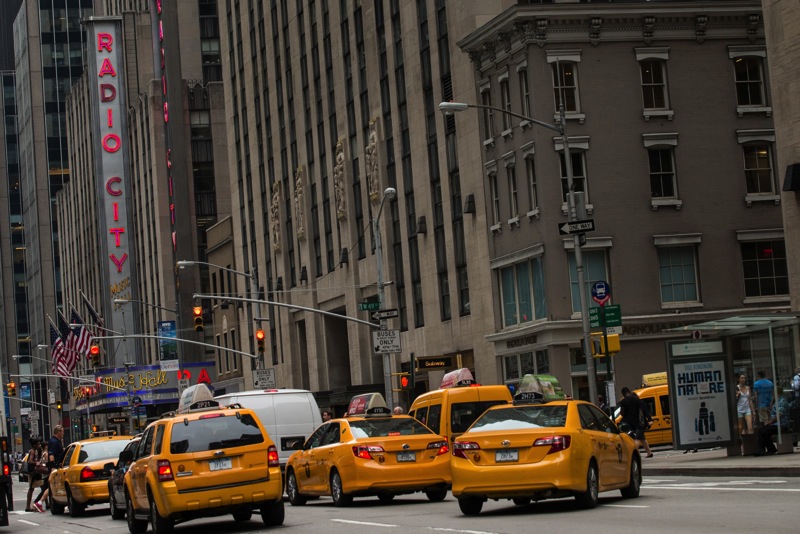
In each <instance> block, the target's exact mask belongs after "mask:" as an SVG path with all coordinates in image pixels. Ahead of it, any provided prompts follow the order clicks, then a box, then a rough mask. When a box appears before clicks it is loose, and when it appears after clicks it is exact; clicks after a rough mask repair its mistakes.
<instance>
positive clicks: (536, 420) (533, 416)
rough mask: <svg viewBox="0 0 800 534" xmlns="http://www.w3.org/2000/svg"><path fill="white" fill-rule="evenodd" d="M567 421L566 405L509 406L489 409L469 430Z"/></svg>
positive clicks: (498, 428) (514, 427)
mask: <svg viewBox="0 0 800 534" xmlns="http://www.w3.org/2000/svg"><path fill="white" fill-rule="evenodd" d="M566 422H567V407H566V406H563V405H562V406H541V405H533V406H510V407H508V408H503V409H501V410H490V411H488V412H486V413H484V414H483V415H482V416H480V417H479V418H478V420H477V421H475V424H473V425H472V428H470V429H469V431H470V432H492V431H495V430H523V429H527V428H551V427H561V426H564V425H565V424H566Z"/></svg>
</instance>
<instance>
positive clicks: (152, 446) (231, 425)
mask: <svg viewBox="0 0 800 534" xmlns="http://www.w3.org/2000/svg"><path fill="white" fill-rule="evenodd" d="M124 486H125V487H124V494H125V507H126V512H125V513H126V519H127V521H128V530H129V531H130V532H131V533H132V534H135V533H140V532H145V531H146V530H147V525H148V522H149V524H150V525H151V527H152V529H153V532H154V533H155V534H163V533H167V532H171V531H172V530H173V527H174V525H175V524H176V523H182V522H184V521H190V520H192V519H197V518H202V517H212V516H220V515H225V514H231V515H232V516H233V519H234V520H235V521H249V520H250V518H251V517H252V514H253V512H254V511H258V512H259V513H260V515H261V519H262V520H263V522H264V524H265V525H266V526H277V525H281V524H283V520H284V506H283V487H282V484H281V468H280V462H279V459H278V450H277V448H276V447H275V443H274V442H273V441H272V440H271V439H270V437H269V435H267V433H266V431H265V430H264V427H263V426H262V424H261V422H260V421H259V419H258V417H257V416H256V415H255V413H254V412H253V411H252V410H249V409H247V408H242V407H241V406H240V405H238V404H233V405H231V406H220V405H219V403H218V402H217V401H215V400H214V399H213V395H212V394H211V391H210V390H209V389H208V387H207V386H205V384H198V385H196V386H191V387H189V388H187V389H186V390H184V392H183V393H182V395H181V398H180V401H179V407H178V410H177V412H173V413H170V414H165V415H164V416H163V417H162V418H161V419H159V420H158V421H154V422H152V423H150V425H149V426H148V427H147V428H146V429H145V431H144V433H143V434H142V437H141V439H140V440H139V445H138V447H137V448H136V451H135V453H134V455H133V463H132V464H131V465H130V466H129V467H128V470H127V472H126V473H125V476H124Z"/></svg>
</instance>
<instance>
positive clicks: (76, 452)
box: [48, 433, 132, 517]
mask: <svg viewBox="0 0 800 534" xmlns="http://www.w3.org/2000/svg"><path fill="white" fill-rule="evenodd" d="M100 434H102V433H100ZM131 438H132V436H116V435H114V434H113V433H108V435H102V436H99V437H92V438H89V439H84V440H81V441H76V442H74V443H72V444H70V445H69V447H67V450H66V451H64V454H63V456H62V457H61V462H60V463H59V464H58V465H56V466H55V467H54V468H53V470H52V471H51V472H50V478H49V479H48V480H49V482H50V496H49V503H48V504H49V506H50V513H52V514H53V515H61V514H63V513H64V509H65V507H67V506H69V513H70V515H71V516H72V517H79V516H81V515H83V513H84V511H85V510H86V507H87V506H90V505H93V504H107V503H108V477H109V474H108V472H107V471H105V469H104V466H105V464H106V463H108V461H109V460H110V459H114V458H116V457H117V456H119V453H120V451H121V450H122V449H124V448H125V445H127V444H128V442H129V441H130V440H131Z"/></svg>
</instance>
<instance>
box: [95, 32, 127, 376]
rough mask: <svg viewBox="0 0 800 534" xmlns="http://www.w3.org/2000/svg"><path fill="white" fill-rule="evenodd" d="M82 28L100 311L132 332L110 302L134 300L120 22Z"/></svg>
mask: <svg viewBox="0 0 800 534" xmlns="http://www.w3.org/2000/svg"><path fill="white" fill-rule="evenodd" d="M85 24H86V26H87V32H88V39H89V45H88V46H87V49H88V56H89V58H88V61H87V68H88V77H89V87H90V98H91V116H92V128H93V133H94V136H93V142H94V145H95V146H94V147H93V148H94V156H95V157H94V162H95V176H96V179H97V201H98V203H97V206H98V219H99V220H98V228H99V234H100V245H101V250H102V252H103V256H104V257H105V261H104V265H103V270H102V273H103V276H104V280H105V283H106V284H107V287H108V292H107V293H105V292H104V293H105V295H106V296H107V298H106V299H105V301H104V302H103V307H104V309H105V310H106V311H107V310H109V309H110V310H111V313H110V314H109V313H106V316H107V317H110V318H111V324H110V325H108V328H109V329H111V330H116V331H118V332H137V329H136V328H135V317H134V314H133V313H128V314H127V317H126V315H125V314H124V313H123V310H122V308H121V307H116V306H113V307H112V306H111V302H113V300H114V299H115V298H124V299H132V298H136V295H135V294H133V291H134V288H135V287H136V284H135V283H134V282H135V272H134V270H135V268H134V262H133V261H132V258H131V254H132V248H131V242H132V236H131V231H130V230H131V228H130V226H129V217H128V214H129V204H130V201H131V199H130V190H131V188H130V184H129V183H128V168H129V165H128V147H127V135H128V134H127V124H126V120H127V104H126V98H125V80H124V63H123V45H122V19H121V18H119V17H89V18H88V19H86V20H85ZM117 308H119V309H117ZM121 352H122V351H120V353H121ZM114 353H115V354H116V353H117V351H114ZM109 363H111V362H109Z"/></svg>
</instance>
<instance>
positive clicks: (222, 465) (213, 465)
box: [208, 458, 233, 471]
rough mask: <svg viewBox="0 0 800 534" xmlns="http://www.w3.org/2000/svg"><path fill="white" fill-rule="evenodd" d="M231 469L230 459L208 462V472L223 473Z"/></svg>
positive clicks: (213, 459) (215, 459)
mask: <svg viewBox="0 0 800 534" xmlns="http://www.w3.org/2000/svg"><path fill="white" fill-rule="evenodd" d="M231 467H233V464H232V463H231V459H230V458H212V459H211V460H209V461H208V469H209V470H210V471H223V470H225V469H230V468H231Z"/></svg>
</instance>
